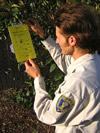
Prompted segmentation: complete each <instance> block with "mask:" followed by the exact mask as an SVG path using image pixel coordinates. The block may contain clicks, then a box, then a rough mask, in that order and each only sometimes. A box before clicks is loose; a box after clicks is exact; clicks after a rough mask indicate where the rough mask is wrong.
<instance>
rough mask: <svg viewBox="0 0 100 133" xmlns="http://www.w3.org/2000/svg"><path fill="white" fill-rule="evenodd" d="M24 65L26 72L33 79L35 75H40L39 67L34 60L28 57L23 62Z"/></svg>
mask: <svg viewBox="0 0 100 133" xmlns="http://www.w3.org/2000/svg"><path fill="white" fill-rule="evenodd" d="M25 67H26V72H27V73H28V74H29V75H30V76H31V77H33V78H34V79H35V78H36V77H40V76H41V74H40V69H39V67H38V66H37V65H36V64H35V62H34V61H33V60H32V59H29V60H27V61H26V62H25Z"/></svg>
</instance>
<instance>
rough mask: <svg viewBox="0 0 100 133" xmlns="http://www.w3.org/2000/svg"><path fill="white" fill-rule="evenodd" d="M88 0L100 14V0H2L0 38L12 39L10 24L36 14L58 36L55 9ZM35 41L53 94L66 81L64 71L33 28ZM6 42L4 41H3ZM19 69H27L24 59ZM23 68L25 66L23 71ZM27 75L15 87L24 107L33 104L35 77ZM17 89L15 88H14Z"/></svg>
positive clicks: (49, 32)
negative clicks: (9, 29)
mask: <svg viewBox="0 0 100 133" xmlns="http://www.w3.org/2000/svg"><path fill="white" fill-rule="evenodd" d="M65 2H66V3H67V4H71V3H76V2H81V3H85V4H87V5H89V6H91V8H93V9H94V10H95V11H96V12H97V13H98V15H99V16H100V4H99V3H100V0H93V1H92V0H53V1H49V0H38V1H37V0H9V1H7V0H0V40H7V39H8V40H9V33H8V29H7V28H8V26H10V25H12V24H19V23H20V24H24V23H25V20H26V19H27V18H28V17H34V18H36V19H37V20H38V21H39V23H40V24H41V26H42V27H43V29H44V30H45V32H47V33H48V34H49V35H50V36H51V37H52V38H54V39H55V34H54V33H55V27H54V24H53V19H54V15H55V12H56V10H57V9H58V7H59V6H60V5H61V4H62V3H65ZM30 34H31V36H32V41H33V44H34V47H35V50H36V53H37V58H36V60H35V61H36V62H37V64H38V65H39V67H40V70H41V73H42V76H43V77H44V79H45V81H46V88H47V91H48V92H49V94H50V95H51V96H52V97H53V96H54V91H55V90H56V89H57V87H58V86H59V84H60V83H61V82H62V81H63V78H64V74H63V73H62V72H61V71H60V70H59V68H58V67H57V66H56V64H55V63H54V61H53V60H52V58H51V56H50V55H49V53H48V51H47V50H46V49H45V47H44V46H43V45H42V44H41V41H40V38H39V37H38V36H37V35H36V34H35V33H33V32H30ZM0 45H3V44H0ZM13 58H14V60H16V59H15V56H14V55H13ZM16 65H17V69H18V71H20V73H25V71H24V70H25V68H24V62H22V63H17V64H16ZM21 68H24V70H23V71H22V69H21ZM9 71H12V73H13V72H14V70H12V68H9V69H8V70H7V71H6V72H5V73H6V74H7V76H8V77H10V76H11V75H10V73H11V72H9ZM25 75H26V76H27V78H26V80H25V82H24V83H23V84H24V85H23V86H22V87H21V88H18V87H15V91H14V92H15V93H16V96H15V99H14V100H15V102H18V103H20V104H24V105H25V107H28V108H32V104H33V101H34V95H35V91H34V86H33V79H31V77H29V76H28V75H27V74H26V73H25ZM11 89H14V88H11Z"/></svg>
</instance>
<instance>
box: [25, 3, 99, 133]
mask: <svg viewBox="0 0 100 133" xmlns="http://www.w3.org/2000/svg"><path fill="white" fill-rule="evenodd" d="M32 21H33V22H34V25H31V24H30V23H29V21H28V25H29V27H30V28H31V29H32V30H33V31H35V32H36V33H37V34H38V35H40V36H41V37H42V38H44V39H46V37H45V33H44V31H43V29H42V28H41V27H40V25H39V24H38V23H37V22H36V21H35V20H32ZM55 25H56V36H57V38H56V43H55V41H53V40H52V39H51V38H50V37H48V38H47V39H46V40H44V41H42V43H43V44H44V45H45V46H46V48H47V49H48V50H49V52H50V54H51V56H52V58H53V59H54V61H55V62H56V63H57V65H58V67H59V68H60V69H61V70H62V71H63V72H64V73H65V74H66V76H65V78H64V81H63V82H62V83H61V85H60V86H59V88H58V89H57V91H56V92H55V98H54V99H52V98H51V97H50V95H49V94H48V93H47V91H46V87H45V82H44V80H43V78H42V76H41V74H40V70H39V68H38V66H37V65H36V64H35V63H34V61H33V60H31V59H29V60H28V61H26V62H25V66H26V72H27V73H28V74H29V75H30V76H32V77H33V78H34V86H35V91H36V96H35V101H34V110H35V112H36V115H37V117H38V119H39V120H40V121H42V122H44V123H46V124H49V125H51V126H55V127H56V130H55V132H56V133H100V56H99V54H98V52H99V50H100V46H99V40H100V39H99V35H98V28H97V23H96V16H95V15H94V13H93V12H92V11H91V10H90V8H89V7H87V6H85V5H82V4H73V5H68V6H67V5H64V6H62V7H61V8H60V9H59V10H58V12H57V14H56V17H55Z"/></svg>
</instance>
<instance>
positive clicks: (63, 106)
mask: <svg viewBox="0 0 100 133" xmlns="http://www.w3.org/2000/svg"><path fill="white" fill-rule="evenodd" d="M74 104H75V102H74V100H72V99H71V98H69V97H66V96H64V95H62V96H60V97H59V99H58V101H57V104H56V111H57V112H66V111H68V110H69V109H71V108H72V107H73V106H74Z"/></svg>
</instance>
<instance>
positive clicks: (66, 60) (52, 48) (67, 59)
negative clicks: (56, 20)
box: [42, 37, 73, 74]
mask: <svg viewBox="0 0 100 133" xmlns="http://www.w3.org/2000/svg"><path fill="white" fill-rule="evenodd" d="M42 43H43V44H44V46H45V47H46V48H47V49H48V51H49V53H50V55H51V57H52V58H53V60H54V61H55V63H56V64H57V66H58V67H59V68H60V69H61V71H63V72H64V73H65V74H67V67H68V66H69V65H70V64H71V63H72V62H73V58H72V56H70V55H63V54H62V52H61V48H60V47H59V45H58V44H56V42H55V41H54V40H53V39H52V38H51V37H48V38H47V39H46V40H44V41H42Z"/></svg>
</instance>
